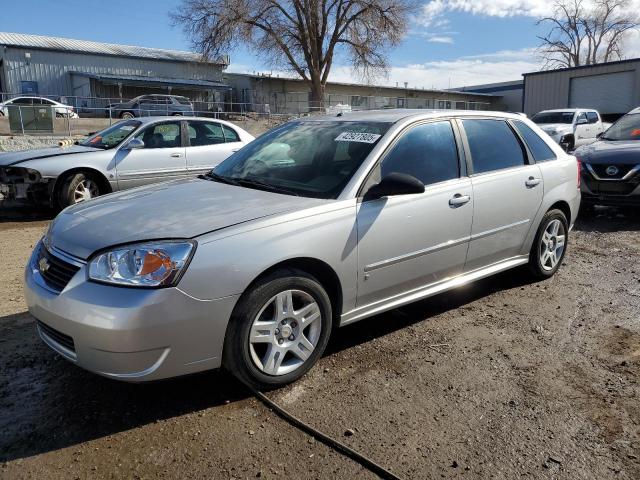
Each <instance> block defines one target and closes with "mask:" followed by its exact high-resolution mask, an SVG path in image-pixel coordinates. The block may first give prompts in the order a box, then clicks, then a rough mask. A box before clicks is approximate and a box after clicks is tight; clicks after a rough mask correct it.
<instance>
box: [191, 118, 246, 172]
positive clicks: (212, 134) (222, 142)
mask: <svg viewBox="0 0 640 480" xmlns="http://www.w3.org/2000/svg"><path fill="white" fill-rule="evenodd" d="M225 126H226V125H225ZM187 133H188V139H189V144H188V145H187V148H186V155H187V172H188V174H189V175H200V174H203V173H207V172H208V171H210V170H211V169H212V168H213V167H215V166H216V165H218V164H219V163H220V162H221V161H223V160H224V159H225V158H227V157H228V156H229V155H231V154H232V153H233V152H234V151H235V150H236V149H238V148H239V147H240V146H241V144H238V143H237V142H234V141H230V142H228V141H227V139H226V138H225V132H224V130H223V127H222V124H220V123H218V122H207V121H203V120H189V121H188V122H187ZM234 133H235V132H234ZM236 135H237V134H236ZM229 140H233V139H232V138H230V139H229ZM238 140H239V138H238Z"/></svg>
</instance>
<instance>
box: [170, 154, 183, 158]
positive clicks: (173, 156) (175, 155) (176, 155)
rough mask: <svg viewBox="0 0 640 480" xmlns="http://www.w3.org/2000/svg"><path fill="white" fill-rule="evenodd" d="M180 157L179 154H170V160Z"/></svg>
mask: <svg viewBox="0 0 640 480" xmlns="http://www.w3.org/2000/svg"><path fill="white" fill-rule="evenodd" d="M181 156H182V154H181V153H172V154H171V158H180V157H181Z"/></svg>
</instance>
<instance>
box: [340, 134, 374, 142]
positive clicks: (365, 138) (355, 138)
mask: <svg viewBox="0 0 640 480" xmlns="http://www.w3.org/2000/svg"><path fill="white" fill-rule="evenodd" d="M381 136H382V135H378V134H377V133H366V132H342V133H341V134H340V135H338V136H337V137H336V139H335V140H336V142H360V143H375V142H376V140H378V139H379V138H380V137H381Z"/></svg>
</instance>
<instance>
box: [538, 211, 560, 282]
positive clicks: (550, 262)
mask: <svg viewBox="0 0 640 480" xmlns="http://www.w3.org/2000/svg"><path fill="white" fill-rule="evenodd" d="M565 242H566V235H565V230H564V225H563V224H562V222H561V221H560V220H558V219H555V220H552V221H550V222H549V224H548V225H547V228H545V230H544V233H543V234H542V238H541V240H540V265H542V268H543V269H544V270H546V271H550V270H553V269H554V268H555V267H556V265H557V264H558V262H559V261H560V259H561V258H562V254H563V253H564V246H565Z"/></svg>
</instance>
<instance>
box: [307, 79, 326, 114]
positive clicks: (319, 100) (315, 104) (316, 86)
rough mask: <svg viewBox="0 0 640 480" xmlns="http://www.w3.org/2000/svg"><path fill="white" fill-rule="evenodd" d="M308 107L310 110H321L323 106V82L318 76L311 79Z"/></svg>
mask: <svg viewBox="0 0 640 480" xmlns="http://www.w3.org/2000/svg"><path fill="white" fill-rule="evenodd" d="M309 108H310V110H311V111H312V112H319V113H321V112H322V109H323V108H324V84H323V83H322V81H321V80H320V78H319V76H318V78H312V79H311V97H310V99H309Z"/></svg>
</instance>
